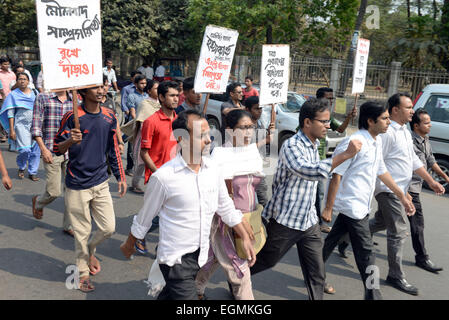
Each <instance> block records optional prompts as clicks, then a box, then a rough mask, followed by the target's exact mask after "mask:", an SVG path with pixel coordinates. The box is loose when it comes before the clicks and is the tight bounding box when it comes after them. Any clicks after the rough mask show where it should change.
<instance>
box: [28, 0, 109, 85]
mask: <svg viewBox="0 0 449 320" xmlns="http://www.w3.org/2000/svg"><path fill="white" fill-rule="evenodd" d="M36 11H37V22H38V23H37V25H38V33H39V49H40V57H41V62H42V65H43V81H44V88H45V89H46V90H50V91H52V90H53V91H55V90H58V89H75V88H85V87H89V86H92V85H100V84H102V83H103V72H102V49H101V22H100V19H101V17H100V0H57V1H55V0H36Z"/></svg>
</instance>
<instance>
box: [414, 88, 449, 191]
mask: <svg viewBox="0 0 449 320" xmlns="http://www.w3.org/2000/svg"><path fill="white" fill-rule="evenodd" d="M418 108H424V109H425V110H426V111H427V112H428V113H429V115H430V118H431V119H432V129H431V131H430V134H429V138H430V144H431V145H432V150H433V154H434V156H435V159H436V161H437V163H438V165H439V166H440V167H441V169H442V170H443V171H444V172H445V173H446V174H447V175H449V84H431V85H428V86H426V87H425V88H424V89H423V90H422V91H421V93H420V94H419V95H418V96H417V98H416V99H415V102H414V110H416V109H418ZM429 173H430V174H431V175H432V177H433V178H434V179H435V180H436V181H438V182H439V183H441V184H442V185H443V186H444V187H445V188H446V192H449V184H448V183H447V182H445V181H444V180H443V179H442V178H441V177H440V176H438V175H436V174H435V173H434V172H433V171H432V170H431V169H429ZM424 186H425V187H427V185H426V183H424Z"/></svg>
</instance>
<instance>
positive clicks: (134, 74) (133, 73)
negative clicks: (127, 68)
mask: <svg viewBox="0 0 449 320" xmlns="http://www.w3.org/2000/svg"><path fill="white" fill-rule="evenodd" d="M138 74H142V72H140V71H138V70H135V71H131V78H132V77H134V76H137V75H138Z"/></svg>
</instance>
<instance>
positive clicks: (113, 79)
mask: <svg viewBox="0 0 449 320" xmlns="http://www.w3.org/2000/svg"><path fill="white" fill-rule="evenodd" d="M103 74H104V75H105V76H106V77H108V82H109V83H110V85H111V86H113V87H114V90H115V91H116V92H117V93H120V90H119V89H118V87H117V76H116V74H115V70H114V69H112V59H109V58H108V59H106V67H104V68H103Z"/></svg>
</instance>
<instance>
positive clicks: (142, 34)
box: [102, 0, 170, 57]
mask: <svg viewBox="0 0 449 320" xmlns="http://www.w3.org/2000/svg"><path fill="white" fill-rule="evenodd" d="M160 7H161V0H108V1H102V38H103V48H104V50H105V52H106V53H107V55H109V53H110V52H111V51H113V50H120V51H122V52H127V53H128V54H130V55H140V56H142V57H148V56H150V55H153V54H155V53H156V47H157V46H158V45H159V43H160V41H161V37H160V34H161V32H163V31H166V30H168V29H169V28H170V25H169V23H167V22H165V21H163V20H162V19H160V12H159V8H160Z"/></svg>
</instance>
